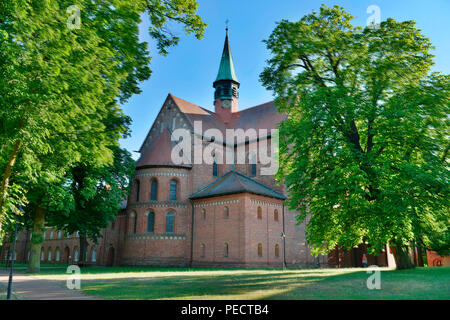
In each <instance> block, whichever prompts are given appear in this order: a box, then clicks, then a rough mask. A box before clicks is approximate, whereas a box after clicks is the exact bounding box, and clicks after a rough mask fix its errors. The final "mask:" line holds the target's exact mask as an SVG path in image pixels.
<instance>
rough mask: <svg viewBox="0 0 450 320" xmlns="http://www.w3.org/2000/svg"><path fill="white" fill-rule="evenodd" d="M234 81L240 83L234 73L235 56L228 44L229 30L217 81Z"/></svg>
mask: <svg viewBox="0 0 450 320" xmlns="http://www.w3.org/2000/svg"><path fill="white" fill-rule="evenodd" d="M219 80H233V81H236V82H239V81H238V79H237V77H236V72H235V71H234V63H233V56H232V55H231V50H230V44H229V42H228V28H227V35H226V36H225V44H224V46H223V52H222V59H221V60H220V66H219V72H218V73H217V78H216V81H215V82H217V81H219Z"/></svg>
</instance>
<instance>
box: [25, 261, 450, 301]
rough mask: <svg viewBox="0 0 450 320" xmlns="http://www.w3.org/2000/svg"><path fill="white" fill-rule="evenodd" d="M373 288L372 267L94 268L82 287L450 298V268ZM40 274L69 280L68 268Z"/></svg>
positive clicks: (142, 293)
mask: <svg viewBox="0 0 450 320" xmlns="http://www.w3.org/2000/svg"><path fill="white" fill-rule="evenodd" d="M381 270H382V271H381V289H380V290H376V289H373V290H369V289H368V288H367V285H366V282H367V278H368V277H369V276H370V274H367V269H359V268H349V269H298V270H287V271H282V270H274V269H207V268H193V269H187V268H150V267H113V268H108V267H88V268H84V269H82V276H81V280H82V281H81V289H82V290H83V291H84V292H85V293H86V294H91V295H95V296H100V297H103V298H105V299H288V300H291V299H361V300H365V299H450V267H435V268H432V267H428V268H416V269H414V270H406V271H396V270H390V269H385V268H383V269H381ZM32 276H37V277H39V278H43V279H48V280H55V281H61V282H62V281H64V282H65V281H66V279H67V274H65V273H64V270H55V269H53V270H52V269H44V270H42V272H41V274H39V275H32Z"/></svg>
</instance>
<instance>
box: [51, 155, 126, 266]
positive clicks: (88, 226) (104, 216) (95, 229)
mask: <svg viewBox="0 0 450 320" xmlns="http://www.w3.org/2000/svg"><path fill="white" fill-rule="evenodd" d="M112 150H113V153H114V161H113V163H112V165H108V166H100V167H99V166H95V164H91V163H89V162H87V163H80V164H78V165H77V166H76V167H74V168H72V170H71V173H70V176H69V177H68V179H67V181H66V182H65V183H64V186H65V187H66V189H67V192H68V193H69V194H70V198H71V201H72V203H73V205H72V206H67V205H65V206H62V207H61V206H59V207H56V208H50V209H49V218H48V224H49V225H52V226H54V227H56V228H57V229H58V230H63V231H65V232H67V233H69V234H72V233H74V232H78V234H79V238H80V261H81V262H84V261H86V253H87V252H86V248H87V244H88V242H87V239H88V238H89V239H91V240H92V241H94V242H95V243H96V242H97V239H98V238H99V237H101V230H102V229H104V228H106V227H108V224H109V223H110V222H112V221H114V220H115V216H116V214H117V213H118V212H119V211H120V206H121V204H122V202H123V201H124V200H125V199H127V197H128V192H129V185H130V184H129V182H130V179H131V177H132V175H133V174H134V170H135V161H134V160H133V158H132V157H131V155H130V153H129V152H128V151H126V150H124V149H121V148H119V147H112Z"/></svg>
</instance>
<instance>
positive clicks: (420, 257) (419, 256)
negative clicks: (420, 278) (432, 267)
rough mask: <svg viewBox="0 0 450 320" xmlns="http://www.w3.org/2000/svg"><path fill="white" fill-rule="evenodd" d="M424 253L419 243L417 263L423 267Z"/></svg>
mask: <svg viewBox="0 0 450 320" xmlns="http://www.w3.org/2000/svg"><path fill="white" fill-rule="evenodd" d="M422 255H423V253H422V247H421V246H420V243H419V245H418V246H417V265H418V266H419V267H423V256H422Z"/></svg>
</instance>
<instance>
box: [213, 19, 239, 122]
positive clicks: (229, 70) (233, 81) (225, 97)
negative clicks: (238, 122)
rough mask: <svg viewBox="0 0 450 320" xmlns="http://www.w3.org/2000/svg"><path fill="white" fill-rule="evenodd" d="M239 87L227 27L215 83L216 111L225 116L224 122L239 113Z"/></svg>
mask: <svg viewBox="0 0 450 320" xmlns="http://www.w3.org/2000/svg"><path fill="white" fill-rule="evenodd" d="M239 86H240V83H239V81H238V79H237V76H236V72H235V70H234V63H233V56H232V55H231V50H230V43H229V40H228V26H227V28H226V36H225V44H224V46H223V52H222V58H221V60H220V66H219V72H218V73H217V77H216V81H214V83H213V87H214V88H215V89H216V90H215V92H214V106H215V111H216V113H218V114H219V115H223V116H225V117H224V118H225V119H223V120H224V121H226V120H227V119H226V118H228V117H227V115H229V114H230V113H233V112H237V111H238V100H239Z"/></svg>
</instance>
